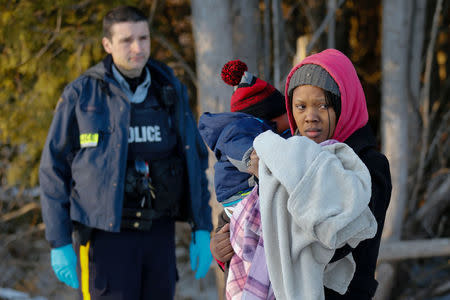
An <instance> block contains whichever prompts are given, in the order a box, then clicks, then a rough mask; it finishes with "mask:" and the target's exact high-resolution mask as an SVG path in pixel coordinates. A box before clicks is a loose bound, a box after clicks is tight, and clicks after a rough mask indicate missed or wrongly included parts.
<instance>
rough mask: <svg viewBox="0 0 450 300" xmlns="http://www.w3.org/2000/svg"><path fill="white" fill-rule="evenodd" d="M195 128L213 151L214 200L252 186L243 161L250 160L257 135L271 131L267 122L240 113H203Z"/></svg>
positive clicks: (227, 196) (221, 201) (221, 199)
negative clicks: (215, 196)
mask: <svg viewBox="0 0 450 300" xmlns="http://www.w3.org/2000/svg"><path fill="white" fill-rule="evenodd" d="M198 129H199V131H200V134H201V136H202V137H203V139H204V141H205V143H206V144H207V145H208V147H209V148H210V149H211V150H212V151H213V152H214V155H215V157H216V159H217V162H216V163H215V164H214V188H215V191H216V195H217V201H219V202H220V203H224V201H225V200H227V199H228V198H230V197H231V196H233V195H235V194H236V193H238V192H240V191H246V190H248V189H249V188H251V187H253V186H255V181H254V179H253V176H252V175H251V174H249V173H246V172H245V170H246V169H247V165H246V162H245V160H246V159H247V158H249V157H250V152H251V151H250V150H251V149H253V140H254V139H255V137H256V136H258V134H260V133H263V132H264V131H267V130H274V128H273V127H272V126H271V125H270V124H269V123H268V122H266V121H263V120H261V119H258V118H256V117H254V116H251V115H248V114H245V113H240V112H225V113H218V114H212V113H208V112H207V113H204V114H203V115H202V116H200V119H199V122H198Z"/></svg>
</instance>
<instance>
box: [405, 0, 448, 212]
mask: <svg viewBox="0 0 450 300" xmlns="http://www.w3.org/2000/svg"><path fill="white" fill-rule="evenodd" d="M441 10H442V0H438V1H437V3H436V9H435V11H434V16H433V25H432V27H431V37H430V43H429V44H428V48H427V58H426V65H425V74H424V78H425V82H424V85H423V87H422V90H421V97H420V98H421V100H422V114H421V117H422V126H423V127H422V138H421V139H422V141H421V150H420V160H419V166H418V169H417V177H416V181H415V184H414V190H413V193H412V196H411V202H410V205H409V209H410V211H411V210H412V209H413V208H414V207H415V206H416V204H417V199H418V194H419V189H420V187H421V186H422V185H421V184H420V183H421V182H422V180H423V174H424V171H425V160H426V154H427V150H428V148H427V144H428V138H429V135H430V122H429V121H430V119H429V117H430V115H429V111H430V86H431V68H432V63H433V56H434V46H435V42H436V36H437V33H438V25H439V16H440V14H441Z"/></svg>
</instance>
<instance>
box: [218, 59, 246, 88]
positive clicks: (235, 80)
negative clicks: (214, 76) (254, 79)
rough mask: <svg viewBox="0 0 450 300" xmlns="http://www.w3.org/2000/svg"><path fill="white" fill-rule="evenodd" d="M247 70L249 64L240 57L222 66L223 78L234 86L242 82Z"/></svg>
mask: <svg viewBox="0 0 450 300" xmlns="http://www.w3.org/2000/svg"><path fill="white" fill-rule="evenodd" d="M247 70H248V69H247V65H246V64H245V63H244V62H242V61H240V60H239V59H237V60H231V61H229V62H227V63H226V64H225V65H224V66H223V68H222V80H223V81H225V83H226V84H229V85H232V86H235V85H238V84H239V82H241V78H242V75H244V72H245V71H247Z"/></svg>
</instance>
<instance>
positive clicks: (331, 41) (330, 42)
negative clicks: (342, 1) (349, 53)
mask: <svg viewBox="0 0 450 300" xmlns="http://www.w3.org/2000/svg"><path fill="white" fill-rule="evenodd" d="M327 11H328V13H327V14H330V12H331V13H332V16H333V17H332V18H331V20H330V23H329V24H328V35H327V47H328V48H335V47H336V40H335V36H334V35H335V31H336V17H335V16H336V0H328V2H327Z"/></svg>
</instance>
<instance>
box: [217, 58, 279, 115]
mask: <svg viewBox="0 0 450 300" xmlns="http://www.w3.org/2000/svg"><path fill="white" fill-rule="evenodd" d="M222 79H223V81H224V82H225V83H227V84H229V85H231V86H233V87H234V92H233V95H232V96H231V100H230V111H232V112H243V113H247V114H250V115H253V116H255V117H257V118H261V119H264V120H272V119H273V118H276V117H278V116H281V115H283V114H284V113H286V106H285V103H284V96H283V95H282V94H281V93H280V92H279V91H278V90H277V89H276V88H275V87H273V86H272V85H271V84H269V83H267V82H265V81H264V80H261V79H259V78H257V77H255V76H254V75H253V74H251V73H249V72H247V65H246V64H245V63H244V62H242V61H240V60H232V61H229V62H227V63H226V64H225V65H224V66H223V68H222Z"/></svg>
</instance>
